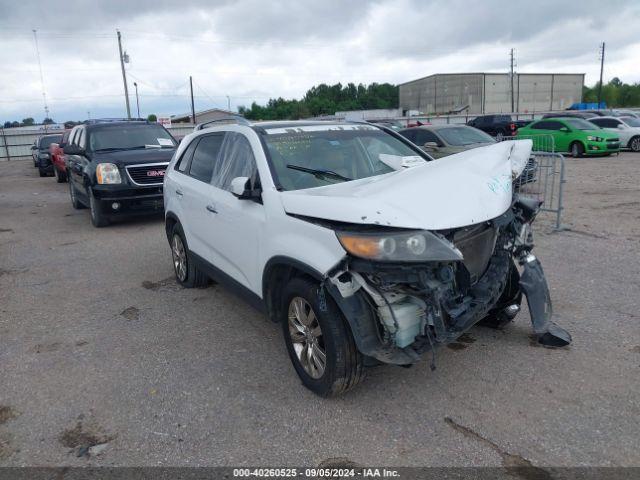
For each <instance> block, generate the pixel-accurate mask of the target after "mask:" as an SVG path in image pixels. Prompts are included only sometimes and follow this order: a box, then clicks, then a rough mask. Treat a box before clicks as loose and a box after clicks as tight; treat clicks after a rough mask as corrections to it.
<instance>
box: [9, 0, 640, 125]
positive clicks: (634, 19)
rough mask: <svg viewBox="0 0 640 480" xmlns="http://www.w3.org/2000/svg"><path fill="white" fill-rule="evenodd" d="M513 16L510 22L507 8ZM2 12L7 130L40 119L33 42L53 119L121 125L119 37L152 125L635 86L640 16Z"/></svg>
mask: <svg viewBox="0 0 640 480" xmlns="http://www.w3.org/2000/svg"><path fill="white" fill-rule="evenodd" d="M505 7H506V8H505ZM602 12H603V4H602V2H600V1H596V0H585V1H565V2H557V1H551V0H543V1H537V2H530V1H527V2H525V1H512V2H509V3H505V2H504V0H485V1H483V2H467V1H461V0H453V1H451V0H449V1H444V0H436V1H431V2H425V1H419V0H376V1H373V2H348V1H338V0H325V1H311V0H309V1H304V0H297V1H296V0H280V1H276V0H274V1H271V2H264V1H259V0H238V1H231V0H229V1H216V2H210V1H204V0H203V1H193V2H183V1H175V0H172V1H166V0H139V1H135V2H133V1H130V0H128V1H125V0H112V1H96V2H86V1H81V0H68V1H67V2H65V3H64V5H58V4H53V3H51V2H45V1H24V0H23V1H20V2H17V1H16V0H12V1H8V0H0V42H2V48H1V49H0V61H1V62H2V65H3V69H1V70H0V120H5V119H14V118H17V117H20V118H22V117H25V116H35V117H37V118H40V117H41V114H40V112H41V111H42V105H41V104H42V101H41V100H40V99H41V89H40V81H39V75H38V68H37V63H36V61H35V50H34V44H33V35H32V32H31V30H32V29H33V28H35V29H37V30H38V35H39V40H40V49H41V56H42V63H43V69H44V74H45V86H46V90H47V94H48V97H49V98H50V104H51V108H52V111H53V112H54V115H57V116H63V117H64V118H72V117H82V116H84V115H85V114H86V111H87V110H91V111H92V112H95V114H98V113H97V112H112V111H113V112H117V111H119V110H120V111H121V109H122V105H123V100H122V98H121V92H122V80H121V77H120V70H119V64H118V60H117V43H116V37H115V29H116V28H119V29H120V30H121V31H122V34H123V38H124V45H125V48H126V50H127V51H128V53H129V54H130V56H131V64H130V65H128V66H127V70H128V72H129V75H130V78H129V79H130V82H129V83H130V84H132V83H133V81H137V82H138V84H139V86H140V93H141V95H142V97H141V100H142V104H143V105H144V109H145V111H146V112H147V113H151V112H154V113H177V112H182V111H186V110H187V109H188V102H187V99H186V94H187V89H186V81H187V79H188V76H189V75H193V76H194V79H195V81H196V95H197V96H198V98H197V103H198V105H199V106H201V107H202V108H206V107H209V106H212V105H219V106H225V105H226V101H227V100H226V95H230V96H231V97H232V105H234V106H236V105H240V104H249V103H250V102H251V101H252V100H256V101H259V102H262V101H265V100H266V97H269V96H284V97H298V96H300V95H302V94H303V93H304V92H305V91H306V90H307V89H308V88H309V87H311V86H312V85H315V84H317V83H319V82H332V83H335V82H338V81H341V82H343V83H344V82H348V81H354V82H365V83H369V82H373V81H379V82H384V81H389V82H396V83H398V82H403V81H407V80H410V79H413V78H417V77H421V76H425V75H429V74H431V73H437V72H446V71H483V70H489V71H496V70H499V71H504V70H505V69H506V68H507V61H508V57H507V54H508V50H509V49H510V48H512V47H514V48H516V56H517V59H518V70H520V71H533V70H536V71H545V70H546V71H551V70H554V71H577V72H585V73H586V74H587V82H588V83H593V82H594V81H595V80H596V74H597V69H598V62H597V49H598V45H599V43H600V42H601V41H603V40H604V41H606V42H607V46H608V47H607V64H606V69H605V78H611V77H613V76H619V77H621V78H622V79H623V80H625V81H640V72H638V70H637V68H636V66H635V63H636V62H635V58H636V57H637V54H635V55H634V47H635V48H636V50H637V48H640V37H639V36H638V35H637V33H636V32H637V25H638V20H640V4H638V3H637V2H633V1H623V0H614V1H609V2H607V4H606V15H603V14H602Z"/></svg>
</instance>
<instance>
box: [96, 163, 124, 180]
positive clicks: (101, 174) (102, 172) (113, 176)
mask: <svg viewBox="0 0 640 480" xmlns="http://www.w3.org/2000/svg"><path fill="white" fill-rule="evenodd" d="M96 179H97V180H98V183H101V184H106V183H122V179H121V178H120V171H119V170H118V167H117V165H114V164H113V163H99V164H98V166H97V167H96Z"/></svg>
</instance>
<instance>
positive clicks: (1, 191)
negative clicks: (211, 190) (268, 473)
mask: <svg viewBox="0 0 640 480" xmlns="http://www.w3.org/2000/svg"><path fill="white" fill-rule="evenodd" d="M639 170H640V155H637V154H636V155H634V154H630V153H626V154H623V155H620V156H619V157H615V156H614V157H611V158H604V159H602V158H600V159H578V160H573V159H568V160H567V172H568V184H567V189H566V200H567V208H566V212H565V217H564V223H566V224H567V225H568V226H569V227H570V229H571V230H567V231H564V232H562V233H551V231H550V228H549V224H550V223H548V222H547V220H550V217H551V216H550V215H546V216H545V217H543V219H542V221H541V222H539V224H538V236H537V243H538V246H537V250H536V251H537V254H538V256H539V257H540V258H541V259H542V262H543V265H544V267H545V270H546V272H547V276H548V279H549V283H550V285H551V289H552V296H553V299H554V309H555V315H556V321H557V322H558V323H559V324H561V325H562V326H563V327H565V328H566V329H568V330H569V331H570V332H571V334H572V335H573V338H574V343H573V345H572V346H571V347H570V348H568V349H562V350H551V349H545V348H542V347H537V346H536V344H535V342H533V341H532V340H531V339H530V337H529V334H530V326H529V321H528V317H527V315H526V314H525V313H523V314H521V315H520V316H519V317H518V318H517V319H516V321H515V323H513V324H511V325H510V326H508V327H507V328H506V329H505V330H503V331H494V330H489V329H484V328H480V327H478V328H474V329H473V330H471V332H470V333H469V334H468V335H467V336H466V337H465V339H464V340H465V341H464V342H460V343H458V344H457V345H456V346H454V348H445V349H443V350H441V351H439V352H438V354H437V367H438V368H437V370H436V371H435V372H431V371H430V370H429V367H428V362H427V361H426V360H425V361H423V362H422V363H420V364H419V365H417V366H415V367H414V368H411V369H402V368H397V367H391V366H385V367H379V368H376V369H374V370H371V371H370V374H369V376H368V379H367V381H366V382H365V383H364V384H362V385H361V386H360V387H358V388H357V389H356V390H355V391H353V392H351V393H350V394H348V395H346V396H344V397H342V398H339V399H333V400H321V399H319V398H317V397H315V396H314V395H313V394H311V393H310V392H308V391H307V390H305V389H304V388H303V387H302V386H301V384H300V382H299V381H298V379H297V377H296V375H295V373H294V371H293V368H292V366H291V365H290V362H289V360H288V358H287V355H286V351H285V348H284V343H283V341H282V338H281V333H280V330H279V328H278V326H276V325H274V324H271V323H269V322H268V321H267V320H266V319H265V318H264V317H263V316H262V315H260V314H259V313H257V312H255V311H254V310H252V309H251V308H250V307H249V306H247V305H245V304H244V303H242V302H241V301H240V300H238V299H237V298H236V297H234V296H233V295H232V294H230V293H228V292H226V291H225V290H224V289H222V288H221V287H219V286H213V287H210V288H208V289H204V290H184V289H182V288H180V287H178V286H177V285H176V283H175V282H174V280H173V273H172V267H171V261H170V252H169V248H168V245H167V241H166V238H165V236H164V232H163V224H162V220H161V219H151V220H145V221H130V222H126V223H122V224H117V225H114V226H111V227H108V228H106V229H100V230H98V229H95V228H93V227H92V226H91V224H90V222H89V215H88V212H87V211H86V210H80V211H76V210H73V209H72V208H71V205H70V202H69V198H68V192H67V187H66V185H58V184H56V183H55V181H54V180H53V179H52V178H39V177H38V176H37V172H36V171H35V170H34V169H33V167H32V166H31V163H30V162H29V161H22V162H20V161H14V162H11V163H6V162H5V163H0V465H37V466H44V465H72V466H73V465H258V466H260V465H262V466H264V465H272V466H281V465H297V466H300V465H318V464H319V463H321V462H323V461H326V460H328V459H334V458H343V459H349V460H351V461H353V462H356V463H358V464H364V465H371V464H375V465H380V464H384V465H389V466H401V465H407V466H410V465H433V466H450V465H453V466H466V465H478V466H479V465H493V466H500V465H509V464H516V465H518V464H527V462H531V463H532V464H534V465H538V466H576V465H582V466H585V465H602V466H629V465H640V448H638V441H639V437H638V433H639V432H640V423H639V419H640V395H639V393H640V381H639V378H640V368H639V367H640V329H639V328H638V322H639V318H640V316H639V313H638V311H639V309H638V306H639V301H638V292H639V288H638V287H639V278H640V277H639V275H638V266H639V265H640V261H639V260H640V208H639V207H640V189H639V188H638V172H639ZM96 445H97V447H96ZM92 446H93V448H90V447H92Z"/></svg>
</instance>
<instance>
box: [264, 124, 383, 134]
mask: <svg viewBox="0 0 640 480" xmlns="http://www.w3.org/2000/svg"><path fill="white" fill-rule="evenodd" d="M340 130H345V131H346V130H348V131H353V130H367V131H372V130H373V131H375V130H379V129H378V127H374V126H371V125H335V124H334V125H307V126H304V127H286V128H266V129H265V132H267V134H268V135H278V134H281V133H301V132H330V131H340Z"/></svg>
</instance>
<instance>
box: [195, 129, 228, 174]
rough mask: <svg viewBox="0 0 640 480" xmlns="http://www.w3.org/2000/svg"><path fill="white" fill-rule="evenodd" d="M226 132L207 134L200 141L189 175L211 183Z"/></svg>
mask: <svg viewBox="0 0 640 480" xmlns="http://www.w3.org/2000/svg"><path fill="white" fill-rule="evenodd" d="M224 137H225V135H224V134H217V135H207V136H206V137H202V138H201V139H200V141H199V142H198V145H197V146H196V148H195V150H194V152H193V158H192V159H191V165H190V166H189V175H191V176H192V177H193V178H196V179H198V180H200V181H203V182H206V183H209V182H210V181H211V175H212V173H213V169H214V167H215V165H216V164H217V160H218V154H219V153H220V147H221V146H222V142H223V140H224Z"/></svg>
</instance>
